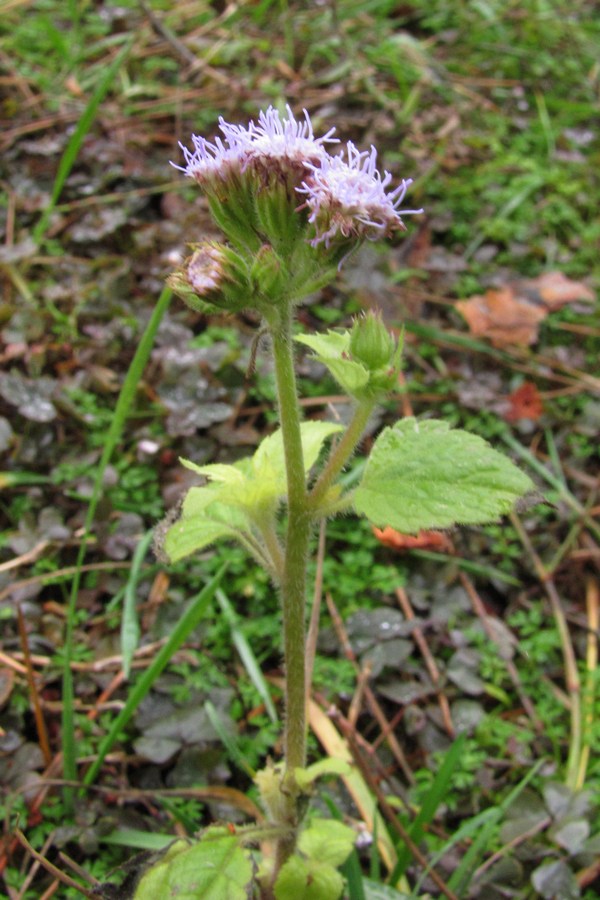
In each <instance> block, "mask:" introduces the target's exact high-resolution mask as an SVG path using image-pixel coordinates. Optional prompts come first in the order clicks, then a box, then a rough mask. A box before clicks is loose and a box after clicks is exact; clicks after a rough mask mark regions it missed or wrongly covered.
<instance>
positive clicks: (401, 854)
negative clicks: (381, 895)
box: [390, 734, 465, 884]
mask: <svg viewBox="0 0 600 900" xmlns="http://www.w3.org/2000/svg"><path fill="white" fill-rule="evenodd" d="M464 743H465V735H464V734H461V735H460V736H459V737H458V738H457V739H456V740H455V741H454V743H453V744H452V746H451V747H450V748H449V750H448V751H447V753H446V754H445V756H444V761H443V762H442V765H441V766H440V768H439V771H438V772H437V774H436V776H435V778H434V780H433V784H432V785H431V787H430V789H429V791H428V792H427V795H426V796H425V799H424V800H423V803H422V805H421V809H420V810H419V813H418V815H417V817H416V818H415V820H414V822H413V823H412V825H411V827H410V829H409V832H408V833H409V835H410V837H411V839H412V840H413V841H414V842H415V844H418V843H420V841H421V840H422V838H423V835H424V833H425V828H426V826H427V825H429V823H430V822H431V821H432V819H433V817H434V816H435V813H436V810H437V808H438V806H439V805H440V803H441V802H442V801H443V799H444V797H445V796H446V794H447V792H448V787H449V785H450V780H451V778H452V773H453V772H454V769H455V768H456V764H457V763H458V760H459V758H460V755H461V753H462V750H463V746H464ZM410 861H411V853H410V850H409V848H408V847H407V846H406V845H400V846H399V848H398V862H397V863H396V867H395V869H394V871H393V873H392V875H391V877H390V882H391V883H392V884H397V883H398V880H399V879H400V878H401V877H402V876H403V875H404V873H405V872H406V869H407V868H408V866H409V864H410Z"/></svg>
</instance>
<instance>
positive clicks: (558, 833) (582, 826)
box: [549, 819, 590, 856]
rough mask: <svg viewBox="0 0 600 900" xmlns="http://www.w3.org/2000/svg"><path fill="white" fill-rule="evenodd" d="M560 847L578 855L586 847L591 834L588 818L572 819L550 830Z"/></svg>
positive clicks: (572, 854) (551, 835)
mask: <svg viewBox="0 0 600 900" xmlns="http://www.w3.org/2000/svg"><path fill="white" fill-rule="evenodd" d="M549 836H550V837H551V838H553V840H555V841H556V843H557V844H558V846H559V847H563V849H565V850H566V851H567V852H568V853H569V855H570V856H576V855H577V854H578V853H581V851H582V850H583V848H584V845H585V842H586V841H587V839H588V838H589V836H590V823H589V822H588V821H587V819H572V820H571V821H570V822H563V823H561V824H560V825H559V826H558V827H557V828H552V829H551V830H550V835H549Z"/></svg>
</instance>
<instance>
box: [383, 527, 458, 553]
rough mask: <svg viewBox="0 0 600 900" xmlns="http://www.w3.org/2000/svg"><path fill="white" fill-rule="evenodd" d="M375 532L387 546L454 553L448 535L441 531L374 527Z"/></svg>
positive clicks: (402, 549) (398, 548) (401, 549)
mask: <svg viewBox="0 0 600 900" xmlns="http://www.w3.org/2000/svg"><path fill="white" fill-rule="evenodd" d="M373 534H374V535H375V537H376V538H377V540H378V541H380V542H381V543H382V544H383V545H384V546H385V547H391V549H392V550H397V551H399V552H403V551H405V550H436V551H438V552H440V553H452V552H453V551H454V547H453V545H452V541H451V540H450V538H449V537H447V535H445V534H442V533H441V532H440V531H423V530H421V531H419V533H418V534H416V535H415V534H402V533H401V532H400V531H396V530H395V528H390V527H389V526H388V527H386V528H373Z"/></svg>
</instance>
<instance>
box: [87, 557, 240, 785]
mask: <svg viewBox="0 0 600 900" xmlns="http://www.w3.org/2000/svg"><path fill="white" fill-rule="evenodd" d="M226 568H227V565H226V564H225V565H223V566H221V568H220V569H219V571H218V572H217V574H216V575H215V576H214V578H213V579H212V580H211V581H210V582H209V583H208V584H207V585H206V586H205V587H204V588H203V589H202V590H201V591H200V593H199V594H198V596H197V597H196V598H195V599H194V600H192V602H191V603H190V604H189V606H188V607H187V609H186V610H185V612H184V613H183V615H182V617H181V619H180V620H179V622H178V623H177V625H176V626H175V628H174V629H173V631H172V632H171V634H170V635H169V639H168V641H167V642H166V644H164V645H163V646H162V647H161V648H160V650H159V651H158V653H157V655H156V656H155V657H154V659H153V660H152V663H151V664H150V665H149V666H148V668H147V669H145V670H144V672H142V674H141V675H140V676H139V678H138V679H137V681H136V682H135V684H133V686H132V688H131V691H130V692H129V696H128V697H127V701H126V703H125V706H124V707H123V709H122V710H121V711H120V712H119V714H118V716H117V717H116V719H115V720H114V722H113V724H112V725H111V728H110V731H109V732H108V734H107V735H106V736H105V737H104V739H103V741H102V743H101V744H100V747H99V748H98V756H97V757H96V759H95V760H94V762H93V764H92V766H91V767H90V768H89V769H88V771H87V772H86V774H85V778H84V779H83V783H84V784H92V782H93V781H94V780H95V778H96V775H97V774H98V772H99V771H100V767H101V766H102V763H103V761H104V758H105V756H106V754H107V753H108V752H109V751H110V749H111V747H112V746H113V744H114V743H115V741H116V740H117V738H118V736H119V732H120V731H121V729H122V728H124V727H125V725H127V723H128V722H129V720H130V719H131V717H132V716H133V714H134V712H135V711H136V709H137V708H138V706H139V705H140V703H141V702H142V700H143V699H144V697H145V696H146V694H147V693H148V691H149V690H150V688H151V687H152V685H153V684H154V682H155V681H156V679H157V678H158V676H159V675H160V673H161V672H162V670H163V669H164V668H165V666H166V665H167V663H168V662H169V660H170V659H171V657H172V656H173V654H174V653H175V652H176V651H177V650H178V649H179V647H181V645H182V644H183V642H184V641H185V640H186V639H187V638H188V637H189V635H190V634H191V632H192V631H193V630H194V628H196V626H197V625H198V623H199V622H200V621H201V620H202V619H203V617H204V614H205V613H206V609H207V607H208V604H209V603H210V601H211V600H212V598H213V597H214V594H215V591H216V590H217V588H218V586H219V584H220V582H221V578H222V577H223V573H224V572H225V569H226Z"/></svg>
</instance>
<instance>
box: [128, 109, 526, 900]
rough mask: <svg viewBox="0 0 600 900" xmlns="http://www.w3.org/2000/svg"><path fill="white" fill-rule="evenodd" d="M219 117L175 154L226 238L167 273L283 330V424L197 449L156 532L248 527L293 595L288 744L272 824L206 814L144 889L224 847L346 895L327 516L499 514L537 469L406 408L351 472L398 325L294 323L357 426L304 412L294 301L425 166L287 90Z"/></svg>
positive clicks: (263, 889) (279, 873)
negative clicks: (218, 819) (321, 657)
mask: <svg viewBox="0 0 600 900" xmlns="http://www.w3.org/2000/svg"><path fill="white" fill-rule="evenodd" d="M219 127H220V131H221V135H222V136H221V137H218V138H216V139H215V140H214V141H213V142H209V141H207V140H205V139H204V138H203V137H196V136H194V137H193V138H192V141H193V150H188V149H187V148H186V147H182V150H183V154H184V160H185V166H182V167H177V168H181V170H182V171H183V172H184V173H185V175H187V176H188V177H190V178H193V179H194V180H195V181H196V182H197V183H198V185H199V186H200V188H201V189H202V191H203V192H204V194H205V196H206V198H207V200H208V204H209V208H210V211H211V213H212V216H213V218H214V221H215V222H216V223H217V225H218V226H219V227H220V229H221V230H222V232H223V235H224V240H223V241H222V242H215V241H204V242H201V243H199V244H195V245H193V246H192V254H191V256H190V257H189V258H188V259H187V260H186V261H185V262H184V264H183V266H182V267H181V268H180V270H179V271H178V272H176V273H175V274H174V275H173V276H171V279H170V284H171V285H172V287H173V288H174V289H175V290H176V291H177V292H178V293H179V294H180V295H181V296H182V298H183V299H184V300H185V301H186V302H187V303H188V304H190V306H192V307H193V308H194V309H198V310H202V311H206V312H211V311H219V312H223V311H227V312H231V313H235V312H238V311H239V310H242V309H251V310H253V311H255V312H256V313H258V314H259V316H260V317H261V320H262V328H263V329H264V330H265V331H266V332H267V333H268V334H269V336H270V340H271V348H272V353H273V360H274V369H275V379H276V384H277V397H278V412H279V422H280V428H279V430H277V431H276V432H275V433H273V434H272V435H270V436H269V437H267V438H265V440H263V441H262V443H261V444H260V446H259V447H258V449H257V451H256V453H255V454H254V455H253V456H252V458H250V459H242V460H241V461H238V462H236V463H235V464H233V465H223V464H215V465H205V466H197V465H195V464H194V463H193V462H189V461H184V465H186V466H187V467H188V468H191V469H193V470H194V471H195V472H197V473H198V474H199V475H201V476H203V478H204V479H206V483H205V484H204V485H203V486H200V487H192V488H191V489H190V490H189V491H188V493H187V495H186V497H185V498H184V500H183V503H182V505H181V508H180V510H179V511H178V514H177V518H176V520H173V519H172V518H171V519H169V520H168V521H167V522H166V523H164V525H163V526H162V527H161V528H160V530H159V537H158V545H159V549H160V552H161V553H162V554H163V555H164V556H166V557H167V558H168V559H169V560H171V561H176V560H179V559H182V558H184V557H186V556H188V555H189V554H191V553H195V552H197V551H199V550H202V549H204V548H205V547H207V546H208V545H210V544H212V543H214V542H215V541H217V540H219V539H229V540H237V541H239V542H240V543H241V544H242V546H243V547H244V548H245V549H246V550H247V551H248V553H250V554H251V555H252V556H253V557H254V559H255V560H256V561H257V562H258V564H259V565H261V566H262V567H263V568H265V569H266V570H267V571H268V572H269V574H270V576H271V579H272V582H273V584H274V586H275V587H276V589H277V590H278V593H279V596H280V599H281V604H282V610H283V649H284V662H285V708H286V715H285V725H284V758H283V761H282V762H281V763H277V764H276V765H273V764H269V765H268V766H267V768H266V769H265V770H264V771H263V772H260V773H258V775H257V776H256V783H257V786H258V788H259V791H260V795H261V799H262V802H263V806H264V808H265V811H266V813H267V816H268V824H267V825H266V826H261V827H260V828H259V829H258V831H257V830H254V831H253V832H252V833H251V834H250V836H248V834H246V836H245V837H243V838H242V837H238V836H233V835H232V834H231V833H229V832H224V831H223V830H221V831H219V829H210V830H209V832H208V833H207V835H206V836H205V839H203V841H201V842H200V847H201V849H200V850H199V849H198V847H196V848H192V849H190V848H189V847H187V846H184V847H182V848H180V850H179V851H178V852H175V851H174V850H173V851H170V856H169V858H168V860H167V862H165V861H163V862H162V863H161V867H162V868H160V872H159V871H158V869H157V868H156V867H154V868H153V869H151V870H150V871H149V872H148V873H147V874H146V876H144V879H143V881H142V883H141V886H140V891H142V892H143V891H145V893H139V898H142V897H146V896H148V895H149V893H150V891H152V892H153V893H154V894H155V895H157V896H158V895H159V894H160V889H164V890H166V889H167V886H168V888H169V890H172V888H173V885H174V884H181V883H184V882H185V883H187V882H186V878H187V877H188V876H187V875H186V874H185V873H186V872H188V871H189V870H193V871H196V870H197V867H198V866H200V867H201V866H202V860H205V859H207V858H208V857H207V856H206V854H208V855H209V856H210V854H211V853H212V854H213V857H211V858H213V859H214V854H215V852H216V851H215V847H218V848H220V849H219V851H218V853H220V854H222V856H223V859H225V858H226V859H227V860H228V862H227V872H226V874H223V878H225V879H226V881H224V882H223V884H225V883H227V885H228V887H227V890H228V891H229V892H228V893H227V894H226V895H227V896H228V897H230V896H231V897H234V896H235V897H238V896H239V897H240V898H242V897H247V896H261V897H264V898H276V900H286V898H291V897H296V896H298V897H306V898H314V900H336V898H338V897H339V896H340V895H341V893H342V891H343V879H342V876H341V874H340V873H339V872H338V870H337V867H338V866H339V865H340V864H341V863H342V862H343V861H344V859H345V858H346V857H347V855H348V854H349V853H350V851H351V849H352V845H353V832H352V830H351V829H349V828H348V827H347V826H345V825H342V824H341V823H338V822H328V821H326V820H322V819H318V818H316V819H315V818H313V819H312V820H311V821H310V822H309V824H308V825H304V824H303V819H304V815H305V811H306V808H307V801H308V797H309V795H310V793H311V790H312V785H313V782H314V781H315V779H316V778H317V777H319V776H320V775H323V774H327V773H331V772H339V771H340V768H339V766H338V765H337V764H336V763H335V761H328V762H327V763H318V764H316V765H313V766H310V767H308V768H307V766H306V762H307V761H306V690H307V684H306V680H307V679H306V640H305V595H306V569H307V561H308V557H309V549H310V542H311V537H312V535H313V533H314V530H315V527H316V526H317V524H318V523H319V522H320V521H322V520H323V519H325V518H327V517H330V516H333V515H335V514H337V513H341V512H344V513H348V512H354V513H357V514H360V515H364V516H366V517H367V518H368V519H369V520H370V522H371V523H372V524H373V525H375V526H378V527H385V526H392V527H394V528H396V529H398V530H400V531H404V532H408V533H411V532H416V531H419V529H421V528H435V527H438V528H440V527H441V528H447V527H450V526H452V525H454V524H457V523H468V524H474V523H480V522H486V521H490V520H494V519H496V518H498V517H499V516H500V515H502V514H503V513H506V512H508V511H509V510H510V509H511V508H512V506H513V504H514V502H515V500H516V499H517V498H518V497H520V496H521V495H523V494H524V493H526V492H528V491H529V490H530V489H531V488H532V484H531V482H530V480H529V479H528V478H527V476H526V475H524V474H523V473H522V472H521V471H520V470H519V469H517V468H516V467H515V466H514V465H513V464H512V463H511V462H510V461H509V460H507V459H506V458H505V457H503V456H502V455H501V454H499V453H497V452H496V451H495V450H493V449H492V448H491V447H490V446H489V445H488V444H487V443H486V442H485V441H483V440H482V439H481V438H479V437H477V436H475V435H471V434H468V433H467V432H463V431H459V430H452V429H450V428H449V427H448V425H447V424H446V423H445V422H442V421H437V420H434V419H426V420H424V421H421V422H418V421H416V420H415V419H414V418H406V419H404V420H402V421H400V422H398V423H396V424H395V425H393V426H391V427H388V428H386V429H384V430H383V432H382V433H381V434H380V435H379V437H378V439H377V440H376V441H375V444H374V447H373V450H372V453H371V456H370V458H369V460H368V462H367V464H366V466H365V468H364V472H363V475H362V479H361V480H360V482H359V484H358V485H357V486H354V487H352V488H351V489H346V488H345V487H344V485H343V484H342V482H341V481H340V475H341V473H342V472H343V470H344V468H345V466H346V465H347V464H348V462H349V460H350V459H351V457H352V455H353V453H354V452H355V449H356V447H357V445H358V443H359V442H360V439H361V437H362V435H363V433H364V430H365V426H366V425H367V422H368V420H369V417H370V416H371V414H372V413H373V410H374V409H375V407H376V406H377V404H378V403H379V402H380V401H381V400H382V399H384V398H385V397H386V396H387V395H388V394H389V393H390V392H391V391H393V390H394V388H395V385H396V383H397V381H398V375H399V372H400V367H401V357H402V340H401V339H400V340H397V339H396V338H395V337H393V336H392V335H391V334H389V333H388V331H387V330H386V328H385V327H384V325H383V323H382V321H381V319H380V317H379V316H377V315H375V314H372V313H368V314H367V315H365V316H363V317H360V318H359V319H357V320H356V321H355V322H354V324H353V325H352V328H351V329H350V330H349V331H342V332H338V331H329V332H327V333H326V334H313V335H308V334H302V335H298V336H297V337H296V338H295V340H296V341H297V342H298V343H301V344H304V345H305V346H307V347H309V348H310V350H311V351H312V352H313V353H314V355H315V357H316V358H317V359H318V360H320V362H322V363H323V364H324V365H325V366H326V367H327V368H328V369H329V371H330V372H331V374H332V375H333V376H334V378H335V379H336V380H337V381H338V383H339V385H340V387H341V388H342V390H344V391H345V392H346V393H347V394H348V395H349V396H350V397H351V398H352V402H353V415H352V417H351V419H350V422H349V424H348V425H347V427H346V428H343V427H342V426H339V425H335V424H331V423H327V422H320V421H302V419H301V415H300V407H299V404H298V396H297V390H296V376H295V368H294V351H293V346H294V335H293V331H292V326H293V319H294V309H295V307H296V306H297V304H299V303H300V302H301V301H302V300H303V299H304V298H305V297H307V296H308V295H309V294H310V293H312V292H314V291H315V290H317V289H318V288H320V287H322V286H324V285H325V284H328V283H330V282H331V281H332V280H333V279H334V278H335V277H336V274H337V271H338V269H339V268H340V266H341V265H342V264H343V262H344V260H345V259H346V258H347V257H348V255H349V254H350V253H352V252H353V251H354V250H356V249H357V248H358V247H359V246H360V245H361V244H362V243H363V242H364V241H371V240H377V239H379V238H384V237H388V236H390V235H391V234H392V233H393V232H395V231H404V230H405V225H404V223H403V221H402V216H404V215H413V214H416V213H420V212H422V211H421V210H412V209H403V208H402V203H403V201H404V197H405V194H406V191H407V189H408V187H409V186H410V184H411V181H410V180H404V181H402V182H401V183H400V185H399V186H397V187H395V188H391V183H392V176H391V175H390V173H389V172H383V174H381V173H380V172H379V170H378V168H377V151H376V150H375V148H374V147H371V149H370V150H369V151H359V150H358V149H357V148H356V147H355V146H354V144H352V143H348V144H347V146H346V148H344V149H341V150H339V149H338V148H337V147H335V149H336V150H337V151H338V152H337V153H335V155H331V153H330V148H331V147H332V145H333V146H335V145H336V144H337V143H338V142H337V140H336V139H335V138H334V137H333V133H334V129H330V130H329V131H328V132H327V133H326V134H325V135H323V136H322V137H318V138H316V137H315V135H314V132H313V126H312V123H311V120H310V118H309V116H308V114H307V113H306V112H305V113H304V119H303V120H297V119H296V118H295V117H294V115H293V113H292V111H291V109H290V108H289V107H287V108H286V114H285V115H284V116H281V115H280V114H279V112H278V111H277V110H275V109H274V108H273V107H269V109H267V111H266V112H261V113H260V114H259V116H258V120H257V121H256V122H254V121H252V122H250V123H249V124H248V125H247V126H242V125H231V124H229V123H227V122H225V121H223V120H222V119H221V120H220V121H219ZM327 447H328V448H329V449H326V448H327ZM265 838H270V839H272V840H273V841H274V846H275V849H274V852H273V854H272V855H271V856H270V857H268V856H267V857H265V858H264V859H263V861H262V863H261V866H260V868H259V871H258V876H257V877H256V878H255V877H254V875H253V868H252V866H251V865H250V864H249V862H248V859H249V857H248V851H247V850H246V849H245V846H246V843H247V842H248V841H250V840H254V841H258V840H262V839H265ZM207 847H208V848H209V849H207ZM210 848H212V850H211V849H210ZM203 854H204V855H203ZM232 854H233V855H232ZM233 859H235V860H237V862H236V863H235V865H233V863H232V860H233ZM219 860H221V857H219ZM218 865H219V866H221V861H220V862H219V863H218ZM223 865H224V863H223ZM219 871H220V872H222V873H225V869H222V868H219ZM232 873H233V874H232ZM160 879H163V880H162V881H161V880H160ZM227 879H229V880H227ZM157 892H158V893H157ZM257 892H258V893H257ZM164 895H165V896H166V894H164ZM188 895H189V896H196V894H192V893H189V894H186V896H188ZM137 896H138V895H136V897H137ZM161 896H162V894H161ZM169 896H170V894H169ZM197 896H198V897H200V896H205V894H204V893H198V894H197ZM211 896H213V895H212V894H211ZM214 896H215V897H216V896H217V895H216V894H214ZM219 896H221V895H219ZM223 896H225V894H223Z"/></svg>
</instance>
